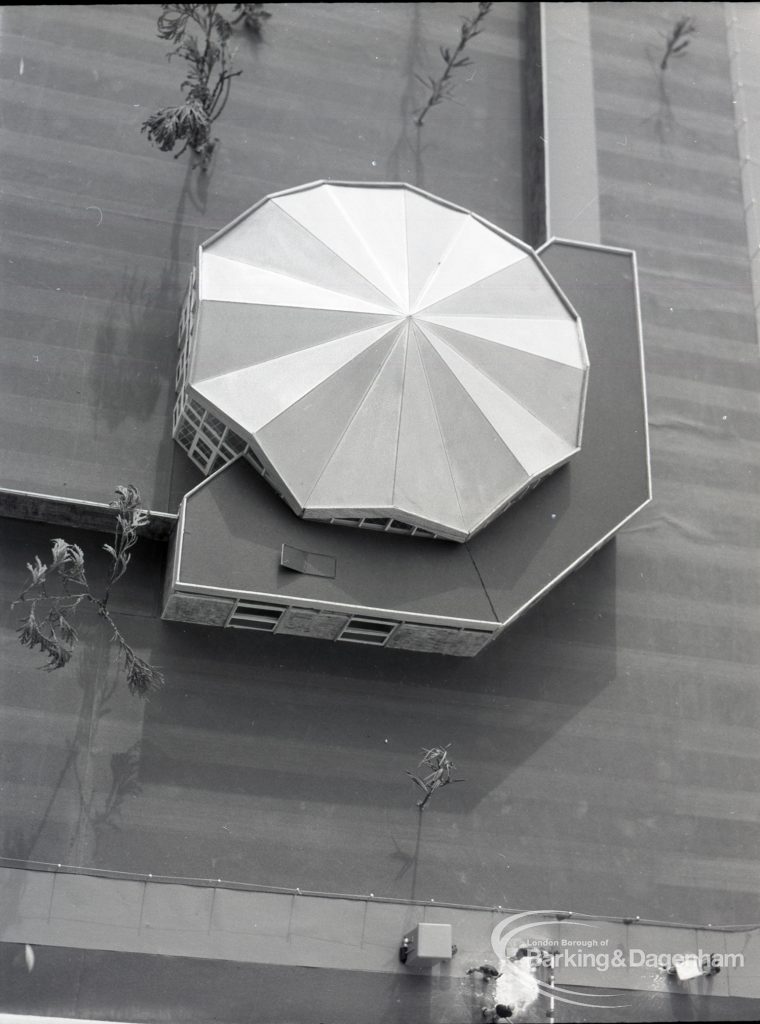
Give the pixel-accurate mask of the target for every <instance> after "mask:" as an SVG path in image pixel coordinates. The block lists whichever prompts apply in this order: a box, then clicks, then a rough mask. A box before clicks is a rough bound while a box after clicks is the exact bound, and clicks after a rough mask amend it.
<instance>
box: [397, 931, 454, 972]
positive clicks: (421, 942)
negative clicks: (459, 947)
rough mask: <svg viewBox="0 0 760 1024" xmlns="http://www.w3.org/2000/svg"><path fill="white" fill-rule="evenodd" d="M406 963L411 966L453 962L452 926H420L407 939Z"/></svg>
mask: <svg viewBox="0 0 760 1024" xmlns="http://www.w3.org/2000/svg"><path fill="white" fill-rule="evenodd" d="M405 945H406V946H407V948H408V952H407V956H406V963H407V964H409V965H410V966H414V965H418V966H426V965H429V964H437V963H439V962H440V961H441V960H451V957H452V956H453V952H454V951H453V948H452V943H451V925H450V924H428V923H425V924H418V925H417V927H416V928H415V929H414V930H413V931H411V932H409V934H408V935H407V936H406V939H405Z"/></svg>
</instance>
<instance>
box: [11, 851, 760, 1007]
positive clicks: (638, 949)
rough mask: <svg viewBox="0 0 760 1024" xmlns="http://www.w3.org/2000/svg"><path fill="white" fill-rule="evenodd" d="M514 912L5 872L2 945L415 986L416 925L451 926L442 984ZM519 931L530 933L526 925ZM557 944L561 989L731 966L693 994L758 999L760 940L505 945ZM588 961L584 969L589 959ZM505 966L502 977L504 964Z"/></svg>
mask: <svg viewBox="0 0 760 1024" xmlns="http://www.w3.org/2000/svg"><path fill="white" fill-rule="evenodd" d="M507 916H508V914H507V911H506V909H503V910H498V909H491V910H489V909H464V908H450V907H440V906H434V905H432V904H430V905H424V906H420V905H413V904H409V903H400V902H391V901H387V900H382V901H381V900H376V899H360V898H346V897H336V896H318V895H311V894H299V893H295V894H294V893H286V892H271V891H251V890H240V889H230V888H220V887H212V886H198V885H178V884H172V883H166V882H156V881H150V880H147V881H140V880H135V879H117V878H106V877H96V876H92V875H78V874H68V873H65V872H61V873H58V872H46V871H25V870H16V869H12V868H0V921H1V922H2V923H1V924H0V941H4V942H18V943H29V944H31V945H32V946H37V945H39V946H66V947H70V948H71V947H74V948H82V949H103V950H114V951H122V952H132V953H157V954H168V955H172V956H186V957H200V958H203V959H208V960H230V961H236V962H244V963H262V964H281V965H292V966H301V967H322V968H333V969H336V968H337V969H340V970H353V971H373V972H382V973H387V974H393V973H397V974H408V973H409V968H408V967H405V966H403V965H402V964H400V962H399V959H398V949H399V944H400V942H401V939H402V937H403V936H404V934H405V933H406V932H408V931H409V930H410V929H411V928H413V927H414V926H415V925H416V924H418V923H419V922H439V923H440V922H444V923H450V924H451V925H452V928H453V937H454V942H455V943H456V945H457V946H458V952H457V954H456V955H455V956H454V958H453V959H452V960H451V961H450V962H448V963H445V964H441V965H438V966H437V967H436V968H434V969H433V972H434V973H435V974H436V975H437V976H440V977H444V976H445V977H449V978H451V979H462V978H465V977H466V976H467V975H466V972H467V970H468V969H469V968H471V967H475V966H477V965H479V964H482V963H487V962H490V963H497V964H498V963H499V958H498V957H497V956H496V955H495V953H494V951H493V949H492V947H491V933H492V931H493V929H494V928H495V927H496V926H497V925H498V924H499V923H500V922H502V921H504V919H505V918H506V917H507ZM521 923H522V922H521ZM539 942H540V943H544V944H549V945H551V946H552V947H553V948H555V949H557V950H559V951H560V956H559V959H558V963H557V967H556V970H555V977H556V981H557V984H560V985H574V986H576V985H588V986H592V987H595V988H618V989H619V988H623V989H632V990H643V991H651V992H669V991H672V990H673V984H674V983H673V982H672V981H671V980H670V979H668V977H667V976H666V975H665V974H664V972H663V971H662V970H659V969H658V968H656V967H654V966H652V961H651V959H649V960H648V961H647V959H646V958H651V956H652V955H655V954H656V955H671V956H672V955H675V954H684V955H687V954H698V953H699V952H700V951H701V952H703V953H710V954H719V955H721V956H723V957H725V956H726V955H728V954H733V955H734V956H735V957H736V959H735V960H733V961H731V960H729V961H728V962H729V963H730V964H733V966H729V967H727V968H726V969H724V970H722V971H721V973H720V974H718V975H716V976H715V977H713V978H709V979H708V978H699V979H697V980H695V981H693V982H689V983H688V987H689V990H690V991H692V992H693V993H694V994H698V995H708V994H709V995H712V996H729V995H731V996H739V997H743V998H751V997H760V929H752V930H738V931H735V930H731V931H724V930H718V929H711V930H707V929H696V928H686V927H674V926H670V925H653V924H646V923H641V922H632V923H630V924H625V923H621V922H611V921H602V920H593V919H588V918H584V919H583V920H581V919H580V918H577V917H575V916H573V917H572V918H569V919H564V920H561V921H557V920H556V919H549V921H548V923H547V922H546V921H542V920H540V919H537V918H536V919H531V921H530V927H529V928H527V929H526V930H525V931H524V932H523V933H522V934H521V936H520V937H519V938H515V939H513V940H511V942H510V943H509V944H508V945H507V948H506V951H507V954H508V955H511V954H513V953H514V952H516V950H517V948H518V946H520V945H522V944H525V945H528V946H531V945H534V944H536V943H539ZM616 949H619V950H621V951H622V956H621V958H620V959H621V960H622V961H623V962H624V963H625V964H626V966H625V967H624V968H612V969H609V970H605V969H601V970H600V969H599V964H598V962H594V963H592V962H591V958H590V957H589V956H588V954H589V953H591V954H594V955H595V956H596V954H598V953H600V952H605V951H606V952H608V953H610V954H612V952H613V951H614V950H616ZM583 953H585V954H587V955H586V958H585V959H586V963H585V965H584V963H583V956H582V954H583ZM502 966H504V965H503V964H502ZM501 985H502V992H501V995H502V996H503V997H505V998H508V999H511V1000H514V1001H518V1002H519V1001H525V1000H526V999H527V1001H528V1002H532V1001H533V999H534V998H535V997H536V995H537V993H536V991H535V989H534V986H533V985H532V984H529V985H528V988H527V989H526V988H525V977H524V976H523V975H522V974H521V975H518V976H516V979H513V978H512V977H508V976H507V974H505V977H504V980H503V982H501Z"/></svg>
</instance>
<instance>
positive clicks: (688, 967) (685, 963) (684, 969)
mask: <svg viewBox="0 0 760 1024" xmlns="http://www.w3.org/2000/svg"><path fill="white" fill-rule="evenodd" d="M674 966H675V969H676V977H677V978H678V980H679V981H691V979H692V978H698V977H699V976H700V975H701V974H702V973H703V972H702V965H701V964H700V962H699V960H697V958H696V957H691V956H690V957H687V958H686V959H685V960H679V961H677V962H676V964H675V965H674Z"/></svg>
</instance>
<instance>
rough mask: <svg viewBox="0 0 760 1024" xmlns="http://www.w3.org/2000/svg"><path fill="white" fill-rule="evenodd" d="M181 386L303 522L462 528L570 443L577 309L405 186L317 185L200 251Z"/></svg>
mask: <svg viewBox="0 0 760 1024" xmlns="http://www.w3.org/2000/svg"><path fill="white" fill-rule="evenodd" d="M197 298H198V306H199V308H198V315H197V322H196V327H195V337H194V344H193V346H192V350H193V351H192V358H191V362H190V366H189V371H188V376H187V383H188V389H189V392H190V394H191V395H192V397H193V398H194V399H195V400H196V401H197V402H198V403H199V404H200V405H202V406H204V407H205V408H206V409H208V410H211V411H213V413H214V415H215V416H218V417H220V418H221V419H222V420H223V421H224V423H226V424H227V425H228V426H229V427H230V428H231V429H232V430H233V431H234V432H235V433H236V434H237V435H238V436H239V437H240V438H242V439H243V440H245V442H246V443H247V444H248V445H250V447H251V449H252V451H253V452H254V453H255V455H256V457H257V458H258V460H259V461H260V462H261V463H262V464H263V465H264V466H265V467H268V468H269V469H270V470H271V471H272V472H271V475H272V476H273V477H274V478H275V479H276V481H277V483H278V489H284V491H285V492H286V495H285V496H286V497H287V498H288V500H289V503H290V504H291V505H293V506H294V507H295V508H296V509H297V510H298V511H299V512H300V513H301V514H302V515H304V516H305V517H307V518H318V519H319V518H321V519H328V520H329V519H339V520H352V521H356V520H367V519H370V520H376V521H379V520H393V521H396V522H397V523H398V524H399V525H402V524H407V525H409V526H411V527H416V528H418V529H422V530H424V531H426V532H430V533H434V534H436V535H438V536H442V537H447V538H451V539H455V540H466V539H467V538H468V537H469V536H471V535H472V534H473V533H474V532H475V531H476V530H478V529H479V528H480V527H481V526H483V525H485V523H487V522H488V521H489V520H491V519H492V518H494V516H495V515H497V514H498V513H499V512H500V511H502V510H503V509H504V508H505V507H506V506H507V505H508V504H510V503H511V502H512V501H513V500H514V499H515V498H516V497H517V496H519V495H520V494H521V493H522V492H523V491H524V490H525V489H526V488H528V487H529V486H530V485H531V484H532V483H534V482H535V481H537V480H538V479H539V478H540V477H541V476H543V475H545V474H546V473H548V472H549V471H551V470H552V469H554V468H556V467H557V466H559V465H561V464H562V463H563V462H565V461H566V460H567V459H568V458H570V457H571V456H572V454H573V453H574V452H575V451H577V450H578V448H579V446H580V438H581V428H582V421H583V407H584V400H585V391H586V379H587V374H588V360H587V356H586V348H585V344H584V340H583V333H582V328H581V324H580V321H579V319H578V317H577V316H576V314H575V313H574V312H573V310H572V308H571V307H570V305H569V304H568V302H567V300H566V299H565V298H564V296H563V295H562V293H561V292H560V291H559V289H558V288H557V286H556V285H555V284H554V282H553V281H552V279H551V277H550V275H549V274H548V273H547V271H546V270H545V268H544V267H543V265H542V263H541V261H540V260H539V259H538V257H537V256H536V254H535V253H534V252H533V251H532V250H531V249H530V248H529V247H527V246H526V245H524V244H523V243H522V242H518V241H517V240H516V239H513V238H511V237H510V236H509V235H506V234H505V233H503V232H501V231H499V230H498V229H496V228H494V227H493V226H491V225H489V224H487V223H486V222H484V221H482V220H481V219H480V218H478V217H477V216H475V215H473V214H471V213H468V212H467V211H466V210H462V209H460V208H458V207H454V206H452V205H450V204H448V203H444V202H443V201H441V200H439V199H436V198H435V197H433V196H430V195H427V194H426V193H423V192H420V191H419V190H416V189H413V188H411V187H410V186H407V185H354V184H340V183H316V184H314V185H309V186H305V187H303V188H300V189H296V190H293V191H291V192H286V193H282V194H280V195H275V196H272V197H269V198H268V199H266V200H264V201H263V202H262V203H261V204H259V205H258V206H257V207H254V208H253V209H252V210H251V211H249V212H248V213H247V214H244V215H243V216H242V217H241V218H239V219H238V220H237V221H236V222H234V223H233V224H232V225H230V226H229V227H228V228H225V229H224V230H223V231H221V232H220V233H219V234H218V235H216V236H215V237H214V238H212V239H211V240H210V241H209V242H207V243H206V244H205V245H203V246H202V247H201V250H200V257H199V268H198V295H197Z"/></svg>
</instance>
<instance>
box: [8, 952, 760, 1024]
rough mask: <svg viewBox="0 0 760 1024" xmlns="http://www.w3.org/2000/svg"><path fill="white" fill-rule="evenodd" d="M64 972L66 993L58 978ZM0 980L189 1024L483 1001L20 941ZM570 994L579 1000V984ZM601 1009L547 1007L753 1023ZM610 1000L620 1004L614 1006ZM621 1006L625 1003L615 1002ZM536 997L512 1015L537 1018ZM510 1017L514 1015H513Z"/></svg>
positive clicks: (736, 1015)
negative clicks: (26, 960)
mask: <svg viewBox="0 0 760 1024" xmlns="http://www.w3.org/2000/svg"><path fill="white" fill-rule="evenodd" d="M62 977H68V978H70V979H72V982H73V983H72V984H71V985H70V986H69V990H70V992H71V994H70V996H69V997H68V998H66V997H62V996H61V993H60V991H59V988H60V979H61V978H62ZM0 986H2V992H3V1009H4V1010H6V1011H7V1012H10V1013H12V1012H24V1013H39V1014H42V1015H48V1014H57V1015H59V1016H67V1017H78V1016H79V1015H80V1014H87V1015H88V1016H91V1017H95V1018H100V1019H105V1020H114V1021H118V1020H125V1021H151V1022H153V1021H156V1022H159V1021H172V1022H175V1021H190V1022H198V1024H211V1022H219V1024H274V1022H277V1024H357V1022H359V1021H371V1022H372V1024H480V1022H482V1020H483V1017H482V1014H481V1012H480V1006H481V1004H482V1002H483V1000H482V999H480V998H475V997H476V996H477V995H478V992H477V986H475V988H474V989H473V983H472V982H471V981H470V980H469V979H465V978H452V979H447V980H446V981H445V982H438V981H437V980H436V979H433V980H432V981H431V979H430V978H423V977H410V976H405V975H393V976H389V975H384V974H372V973H367V972H364V971H340V970H325V969H320V970H311V969H309V968H307V967H279V966H271V965H263V964H237V963H230V962H225V961H209V960H196V959H188V958H185V957H165V956H142V955H139V954H126V953H108V952H104V951H102V950H68V949H59V948H55V947H51V946H48V947H38V948H37V950H36V962H35V967H34V971H33V973H32V974H31V975H30V974H29V973H27V971H26V968H25V967H24V966H23V950H22V949H21V948H20V947H19V946H15V945H13V944H9V943H0ZM452 987H456V988H457V989H459V988H465V989H468V990H473V993H474V994H473V997H472V999H471V1002H472V1012H471V1014H469V1015H468V1016H467V1017H466V1018H462V1017H459V1016H457V1017H452V1016H451V1013H450V1011H448V1012H447V1007H448V1004H449V1003H450V1002H451V988H452ZM577 998H578V999H579V1000H582V999H583V994H582V992H581V990H578V995H577ZM611 1003H612V1004H613V1005H612V1006H610V1007H607V1008H606V1009H605V1010H604V1012H603V1013H602V1012H601V1011H598V1010H594V1009H591V1010H590V1009H588V1008H582V1007H579V1006H571V1005H569V1004H556V1008H555V1018H554V1019H555V1020H556V1021H558V1022H562V1021H572V1022H588V1024H596V1022H600V1024H601V1022H603V1021H607V1022H613V1021H630V1022H636V1021H691V1020H694V1021H696V1020H699V1021H711V1020H757V1014H758V1009H759V1008H760V1003H758V1001H757V1000H754V999H738V998H736V997H733V998H717V997H710V996H690V995H687V994H682V993H676V992H674V993H672V994H667V995H665V994H656V993H653V992H621V993H619V994H618V995H614V994H613V995H612V999H611ZM615 1004H618V1005H619V1007H620V1008H618V1009H614V1008H613V1006H614V1005H615ZM621 1004H625V1005H621ZM548 1005H549V1004H548V1003H547V1002H545V1001H540V1002H538V1003H537V1004H535V1006H533V1007H531V1008H530V1009H529V1010H528V1011H526V1012H521V1013H520V1016H519V1020H521V1021H524V1022H526V1024H527V1022H530V1021H535V1022H539V1021H544V1020H546V1008H547V1007H548ZM515 1019H516V1020H517V1019H518V1018H517V1017H516V1018H515Z"/></svg>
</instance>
